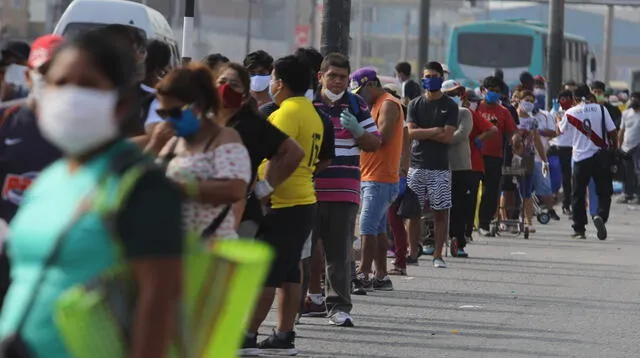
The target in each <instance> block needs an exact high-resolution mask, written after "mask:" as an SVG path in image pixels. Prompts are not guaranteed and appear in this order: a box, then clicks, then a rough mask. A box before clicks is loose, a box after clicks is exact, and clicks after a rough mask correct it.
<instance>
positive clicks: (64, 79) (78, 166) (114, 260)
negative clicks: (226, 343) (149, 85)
mask: <svg viewBox="0 0 640 358" xmlns="http://www.w3.org/2000/svg"><path fill="white" fill-rule="evenodd" d="M34 52H35V53H39V52H40V51H38V52H36V51H34ZM40 55H41V54H40ZM46 66H47V67H48V69H47V71H46V76H45V79H46V82H47V87H46V89H45V90H44V91H43V92H42V95H41V96H40V97H39V99H38V107H37V113H38V114H39V117H38V122H37V123H38V127H39V128H40V131H41V133H42V135H43V136H44V137H45V138H46V139H47V140H49V141H50V142H51V143H52V144H53V145H54V146H56V147H57V148H59V149H60V150H61V151H62V153H64V158H62V159H60V160H58V161H56V162H54V163H53V164H51V165H50V166H48V167H47V168H46V169H45V170H44V171H43V172H42V173H41V174H40V176H39V177H38V180H37V181H36V182H34V184H33V185H32V186H31V187H30V188H29V191H28V192H27V194H26V196H25V198H24V200H23V202H22V204H21V206H20V209H19V211H18V213H17V214H16V216H15V217H14V218H13V220H12V222H11V228H10V230H11V240H10V241H9V242H8V245H7V251H8V252H9V254H10V255H11V257H12V263H11V265H12V275H13V279H14V281H13V283H12V285H11V287H10V288H9V292H8V294H7V297H6V300H5V303H4V307H3V309H2V314H1V315H0V338H1V339H3V340H7V339H8V340H9V341H10V340H11V338H7V337H8V336H13V334H14V333H16V329H17V328H18V326H20V322H24V324H22V325H21V329H20V332H18V334H19V336H20V337H21V338H22V341H24V343H25V344H26V348H27V349H28V350H29V354H33V356H34V357H50V358H67V357H70V356H71V352H69V351H67V349H66V347H65V343H64V342H63V341H62V337H61V335H60V332H59V331H58V328H57V325H56V324H55V323H54V316H55V311H54V309H55V307H56V303H57V302H58V299H59V298H60V296H61V295H63V294H64V293H65V292H67V291H68V290H69V289H70V288H71V287H73V286H76V285H79V284H84V283H86V282H89V281H91V280H94V279H97V278H98V277H100V276H101V275H102V274H104V273H106V272H107V271H108V270H110V269H113V268H114V267H116V265H119V264H124V265H126V266H127V267H128V269H129V270H131V271H132V275H131V277H132V279H133V280H135V282H134V284H135V286H136V288H137V290H138V293H137V296H136V297H137V301H136V302H135V304H134V306H133V307H135V311H134V312H133V313H132V314H133V315H134V317H135V325H134V326H133V330H132V331H131V335H130V337H126V338H125V339H127V340H128V341H129V342H130V345H129V350H128V351H127V352H126V355H127V356H129V357H135V358H143V357H150V356H153V357H163V356H165V354H166V353H167V348H168V345H169V343H168V342H170V341H171V337H172V335H173V333H174V332H175V329H176V327H175V325H174V323H175V316H173V315H172V314H170V313H169V312H177V307H178V301H179V298H180V281H181V267H182V260H181V255H182V241H183V234H182V222H181V216H180V209H181V197H180V195H181V193H180V192H179V191H178V189H177V188H176V187H175V186H174V185H173V184H171V183H170V182H169V181H168V180H167V179H166V178H165V176H164V173H162V172H161V171H160V170H157V169H153V165H152V164H153V163H152V162H151V161H150V159H148V157H147V156H145V155H143V153H142V152H141V151H140V149H139V148H138V147H137V146H135V145H134V144H132V143H130V142H129V141H127V140H125V139H124V138H123V136H122V132H121V130H120V125H121V123H122V122H121V120H122V118H123V115H124V113H126V112H127V110H128V109H127V108H126V106H127V101H126V100H125V97H124V96H126V95H127V92H126V90H124V89H126V88H127V86H128V85H129V83H130V80H131V77H132V76H133V70H134V61H133V59H132V56H131V52H129V51H126V50H123V49H122V48H119V47H117V46H114V44H113V42H112V41H111V39H110V38H109V37H108V36H105V35H104V34H103V33H101V32H100V31H99V30H95V31H89V32H87V33H84V34H80V35H78V36H77V37H75V38H74V39H73V40H71V41H70V42H69V43H67V44H65V45H63V46H62V47H61V48H59V49H58V50H57V51H56V52H55V55H54V57H53V58H52V59H51V61H49V63H48V64H47V65H46ZM27 143H28V142H27ZM136 168H139V169H141V170H142V173H141V174H140V175H139V176H138V177H137V178H134V177H132V176H130V174H131V173H132V171H131V170H134V169H136ZM142 168H145V169H142ZM132 178H133V180H131V179H132ZM129 180H131V181H130V182H129ZM125 187H126V188H128V189H129V190H128V191H127V194H126V195H127V198H126V205H122V206H121V207H120V208H119V210H118V211H117V212H115V213H114V215H115V218H116V219H117V220H116V221H114V222H113V224H114V225H110V224H111V223H112V222H107V219H106V218H104V216H102V215H101V214H100V213H99V209H98V208H97V206H98V205H100V204H99V203H98V201H97V200H93V199H95V198H96V195H100V193H105V192H107V191H108V192H112V193H117V192H118V191H120V192H122V191H121V190H125ZM115 196H116V195H114V196H113V197H109V196H108V195H103V196H102V197H103V198H104V199H105V200H106V201H108V203H104V204H105V205H114V206H115V205H117V203H114V202H113V200H115V198H114V197H115ZM86 204H90V205H89V206H87V205H86ZM34 223H37V225H35V226H34ZM65 227H66V228H67V229H64V228H65ZM115 241H117V242H118V245H115V244H114V242H115ZM118 246H119V247H118ZM54 247H59V250H55V248H54ZM52 250H53V251H52ZM50 256H51V257H52V260H51V261H52V263H51V264H47V263H45V261H47V260H46V257H50ZM35 267H37V270H36V271H34V270H33V268H35ZM40 270H42V271H40ZM37 272H40V274H38V273H37ZM56 272H64V274H63V275H59V274H55V273H56ZM40 277H41V278H40ZM30 302H32V303H33V304H30ZM134 317H130V318H131V319H134ZM13 337H15V336H13ZM9 341H3V345H2V346H3V347H4V346H5V344H7V343H8V342H9Z"/></svg>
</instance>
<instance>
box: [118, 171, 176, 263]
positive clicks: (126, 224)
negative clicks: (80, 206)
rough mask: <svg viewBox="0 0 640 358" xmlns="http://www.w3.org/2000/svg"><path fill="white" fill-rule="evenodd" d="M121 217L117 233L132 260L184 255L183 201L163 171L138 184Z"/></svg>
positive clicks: (146, 176)
mask: <svg viewBox="0 0 640 358" xmlns="http://www.w3.org/2000/svg"><path fill="white" fill-rule="evenodd" d="M129 195H130V196H129V198H128V199H127V201H126V203H123V205H122V208H121V211H120V212H119V213H118V220H117V228H116V229H117V231H118V234H119V236H120V240H121V241H122V246H123V247H124V251H125V255H126V256H127V258H129V259H139V258H162V257H178V256H180V254H181V253H182V242H183V237H184V230H183V225H182V197H181V194H180V190H179V189H178V187H177V186H176V185H174V184H173V183H171V181H170V180H169V179H167V177H166V176H165V174H164V173H163V172H162V171H160V170H152V171H150V172H148V173H146V174H144V176H143V177H142V178H140V179H139V181H138V183H136V186H135V188H133V191H132V192H131V193H130V194H129Z"/></svg>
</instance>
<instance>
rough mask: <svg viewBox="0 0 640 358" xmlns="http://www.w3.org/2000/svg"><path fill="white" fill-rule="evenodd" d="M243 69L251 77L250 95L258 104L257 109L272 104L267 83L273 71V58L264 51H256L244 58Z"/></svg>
mask: <svg viewBox="0 0 640 358" xmlns="http://www.w3.org/2000/svg"><path fill="white" fill-rule="evenodd" d="M243 64H244V67H246V68H247V70H249V74H250V76H251V95H252V96H253V98H255V99H256V101H257V102H258V107H262V106H263V105H265V104H267V103H270V102H273V100H272V99H271V97H270V96H269V83H270V81H271V71H272V70H273V57H271V55H269V54H268V53H267V52H266V51H263V50H258V51H255V52H252V53H250V54H248V55H247V57H245V58H244V61H243Z"/></svg>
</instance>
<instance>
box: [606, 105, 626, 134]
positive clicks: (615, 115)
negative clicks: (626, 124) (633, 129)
mask: <svg viewBox="0 0 640 358" xmlns="http://www.w3.org/2000/svg"><path fill="white" fill-rule="evenodd" d="M604 106H605V108H607V111H609V115H610V116H611V120H613V124H615V125H616V128H617V129H620V123H621V122H622V112H620V108H618V107H616V106H614V105H612V104H611V103H609V102H605V103H604Z"/></svg>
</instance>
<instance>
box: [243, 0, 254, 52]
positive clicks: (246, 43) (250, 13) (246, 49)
mask: <svg viewBox="0 0 640 358" xmlns="http://www.w3.org/2000/svg"><path fill="white" fill-rule="evenodd" d="M252 17H253V0H249V7H248V9H247V37H246V38H245V40H244V55H245V56H246V55H248V54H249V53H250V52H251V36H252V35H251V32H252V29H251V20H252V19H251V18H252Z"/></svg>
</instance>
